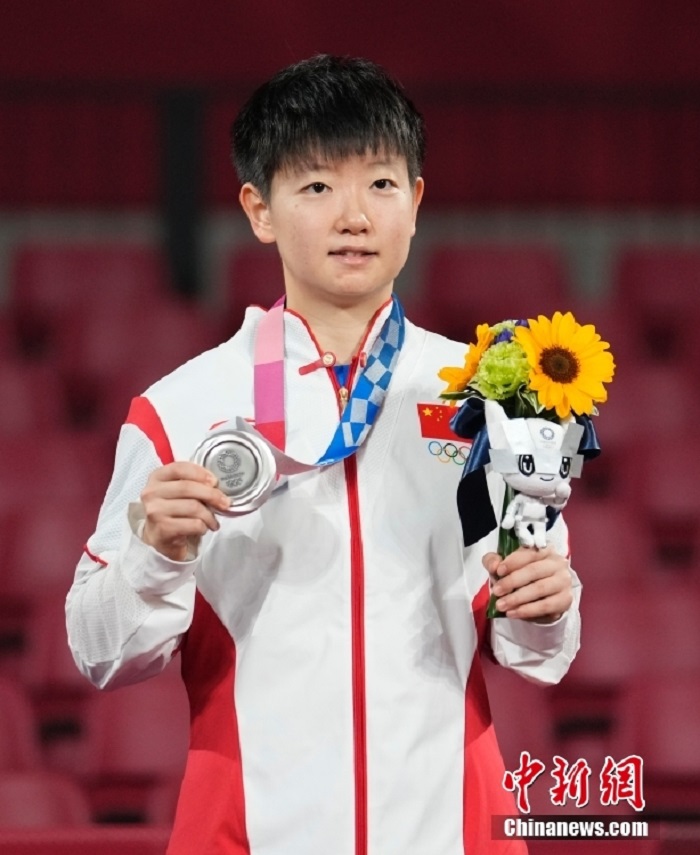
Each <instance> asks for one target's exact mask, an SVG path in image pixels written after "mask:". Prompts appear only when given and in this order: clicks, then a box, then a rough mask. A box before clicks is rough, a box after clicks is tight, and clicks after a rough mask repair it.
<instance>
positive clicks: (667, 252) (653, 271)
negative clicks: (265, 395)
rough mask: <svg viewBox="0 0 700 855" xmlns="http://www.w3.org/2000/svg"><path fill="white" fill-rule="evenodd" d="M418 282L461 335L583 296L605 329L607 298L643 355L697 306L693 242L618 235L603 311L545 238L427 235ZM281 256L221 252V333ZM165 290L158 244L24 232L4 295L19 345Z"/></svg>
mask: <svg viewBox="0 0 700 855" xmlns="http://www.w3.org/2000/svg"><path fill="white" fill-rule="evenodd" d="M417 281H418V284H417V286H416V287H415V288H414V289H413V291H412V293H410V294H408V295H406V302H407V304H408V305H409V307H410V313H412V314H415V317H416V319H417V320H418V319H419V320H421V321H424V322H425V324H426V325H427V326H429V327H431V328H435V329H437V330H438V331H442V332H445V333H446V334H449V335H451V336H452V337H454V338H456V339H457V340H460V341H461V340H469V339H470V338H471V335H472V333H473V330H474V328H475V326H476V325H477V324H478V323H484V322H488V323H496V322H498V321H500V320H502V319H504V318H507V317H533V316H537V315H538V314H551V313H552V312H553V311H555V310H557V309H559V310H566V309H567V308H575V307H577V306H580V307H581V319H582V320H586V315H587V314H588V311H589V309H590V308H592V309H593V314H594V315H598V316H599V318H600V326H601V328H602V329H603V330H604V331H605V327H606V324H607V320H608V313H607V307H608V306H611V305H612V306H614V307H615V308H617V309H619V310H620V311H619V312H617V313H616V314H617V316H618V317H624V319H625V324H626V327H625V328H622V327H620V326H619V325H618V323H617V321H615V320H614V319H612V318H611V319H610V322H611V324H612V325H613V326H615V329H614V330H612V331H611V332H610V333H609V334H610V335H611V336H612V333H613V332H614V333H615V334H618V333H620V334H621V333H625V335H624V338H625V340H626V341H625V347H626V346H627V345H628V344H629V343H630V342H629V341H628V340H630V339H632V338H634V337H635V336H636V335H637V334H639V336H640V338H639V341H637V342H634V344H635V347H637V349H638V350H639V352H640V353H642V354H643V355H644V354H646V355H653V356H655V357H656V358H666V357H668V356H672V355H674V354H677V353H687V352H689V351H688V349H689V348H692V347H693V342H694V340H695V338H697V336H695V335H692V332H693V331H694V329H695V327H696V325H697V321H698V318H699V317H700V297H698V288H697V286H698V283H699V282H700V249H697V248H695V247H688V246H683V245H677V246H668V245H662V246H629V247H625V246H622V247H621V248H620V249H619V252H618V257H617V260H616V263H615V264H614V266H613V271H612V274H611V280H610V282H609V283H607V288H604V289H603V291H604V295H605V300H604V301H603V306H602V311H601V312H600V313H598V311H597V310H596V309H595V307H589V306H587V305H586V304H585V303H584V302H583V301H582V300H581V299H580V298H579V295H577V293H576V290H575V288H574V287H573V285H572V282H571V276H570V273H569V271H568V269H567V263H566V259H565V257H564V254H563V252H562V251H561V250H560V249H559V248H557V247H555V246H553V245H552V244H544V243H536V242H534V243H520V244H516V243H510V244H508V243H493V242H491V243H482V244H479V243H468V242H459V241H453V242H451V243H437V244H434V245H431V246H427V247H426V248H425V249H424V252H423V255H422V261H421V263H420V267H419V269H418V276H417ZM283 290H284V286H283V275H282V266H281V263H280V260H279V257H278V254H277V251H276V249H275V247H274V246H262V245H259V244H244V245H241V246H238V247H234V248H233V249H231V250H229V251H228V252H226V253H225V257H224V262H223V265H222V275H221V277H220V281H218V282H216V283H215V288H214V291H215V294H214V298H215V303H216V305H217V307H218V309H219V314H218V316H217V321H219V322H220V327H221V329H222V330H223V332H224V334H225V335H229V334H230V333H231V332H232V331H233V330H235V329H237V328H238V326H239V325H240V322H241V321H242V317H243V312H244V310H245V307H246V306H248V305H250V304H252V303H253V304H258V305H262V306H269V305H271V304H272V303H273V302H274V301H275V300H276V299H277V298H278V297H279V296H281V294H282V293H283ZM168 296H170V289H169V273H168V269H167V265H166V263H165V260H164V256H163V253H162V251H161V250H160V248H159V247H157V246H153V245H150V244H148V245H146V244H138V243H126V242H124V243H116V242H111V243H102V244H100V243H86V244H83V245H80V244H65V243H53V244H51V243H43V244H42V243H35V244H31V243H27V244H25V245H21V246H18V247H17V248H16V249H15V250H14V253H13V258H12V264H11V267H10V290H9V300H8V305H9V308H10V311H11V316H12V319H13V320H14V323H15V326H16V331H17V333H18V335H19V337H20V340H21V341H22V343H23V345H24V347H25V349H27V350H29V351H37V350H38V351H41V349H42V348H46V347H47V346H50V344H51V339H52V337H53V336H54V334H55V331H56V330H59V329H60V328H61V327H62V326H63V325H64V324H65V323H66V322H69V323H72V322H73V320H74V319H75V318H76V317H78V316H79V315H81V314H82V315H83V316H85V317H87V318H90V317H91V316H93V315H95V314H96V313H97V315H101V317H97V315H96V316H95V322H96V323H98V324H101V323H102V321H103V320H104V319H105V318H108V317H109V316H110V314H111V315H112V316H114V317H118V316H119V314H120V313H121V312H123V311H124V308H125V307H128V306H139V307H141V309H142V310H143V312H144V314H145V315H146V316H147V317H148V316H150V317H153V315H154V314H155V312H156V311H157V309H158V306H159V305H160V304H161V303H162V301H163V299H164V298H167V297H168Z"/></svg>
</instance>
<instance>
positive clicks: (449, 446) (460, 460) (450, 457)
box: [428, 439, 470, 466]
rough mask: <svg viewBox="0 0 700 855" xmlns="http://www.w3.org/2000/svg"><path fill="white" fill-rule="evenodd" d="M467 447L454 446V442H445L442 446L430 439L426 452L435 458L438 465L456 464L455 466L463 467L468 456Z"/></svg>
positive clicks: (468, 448) (468, 447)
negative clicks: (438, 462)
mask: <svg viewBox="0 0 700 855" xmlns="http://www.w3.org/2000/svg"><path fill="white" fill-rule="evenodd" d="M469 450H470V446H469V445H455V444H454V442H446V443H445V444H444V445H443V444H442V443H441V442H438V441H437V440H436V439H432V440H431V441H430V442H429V443H428V451H429V452H430V453H431V454H432V455H433V457H437V459H438V460H439V461H440V463H449V462H450V461H451V462H452V463H456V464H457V466H464V464H465V463H466V462H467V457H468V456H469Z"/></svg>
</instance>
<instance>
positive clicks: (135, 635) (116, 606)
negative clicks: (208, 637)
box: [66, 423, 200, 688]
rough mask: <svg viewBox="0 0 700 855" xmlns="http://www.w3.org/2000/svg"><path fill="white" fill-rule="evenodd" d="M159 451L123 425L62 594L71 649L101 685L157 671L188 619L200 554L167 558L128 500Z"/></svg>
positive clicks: (142, 482)
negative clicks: (142, 532) (91, 529)
mask: <svg viewBox="0 0 700 855" xmlns="http://www.w3.org/2000/svg"><path fill="white" fill-rule="evenodd" d="M162 453H163V452H162V450H161V453H160V455H159V453H158V451H157V450H156V445H154V443H153V442H152V441H151V439H150V438H149V437H148V436H147V435H146V434H145V433H144V432H143V431H142V430H141V428H140V427H138V426H137V425H135V424H130V423H127V424H125V425H124V426H123V427H122V429H121V433H120V436H119V442H118V444H117V452H116V460H115V466H114V474H113V476H112V480H111V483H110V485H109V488H108V490H107V493H106V495H105V499H104V502H103V504H102V508H101V509H100V513H99V517H98V520H97V528H96V531H95V533H94V534H93V535H92V537H91V538H90V539H89V540H88V542H87V544H86V546H85V549H84V552H83V555H82V557H81V559H80V561H79V563H78V566H77V570H76V574H75V579H74V581H73V584H72V586H71V589H70V591H69V593H68V597H67V600H66V620H67V628H68V642H69V645H70V648H71V651H72V653H73V657H74V659H75V661H76V664H77V665H78V668H79V669H80V670H81V672H82V673H83V674H85V676H86V677H87V678H88V679H89V680H90V681H91V682H92V683H93V684H94V685H96V686H99V687H100V688H104V687H106V686H110V687H111V686H118V685H122V684H127V683H134V682H137V681H139V680H143V679H146V678H147V677H150V676H152V675H153V674H157V673H159V672H160V671H161V670H162V669H163V668H164V667H165V666H166V665H167V663H168V662H169V660H170V659H171V658H172V656H173V654H174V653H175V651H176V649H177V646H178V643H179V641H180V638H181V637H182V635H183V633H185V632H186V631H187V629H188V628H189V626H190V624H191V622H192V615H193V610H194V598H195V580H194V573H195V570H196V568H197V565H198V563H199V560H200V559H199V558H197V557H196V556H193V557H192V559H191V560H188V561H183V562H178V561H171V560H170V559H168V558H166V557H165V556H163V555H161V554H160V553H158V552H157V551H156V550H155V549H153V548H152V547H151V546H147V545H146V544H145V543H143V541H142V540H141V539H140V537H139V536H138V535H137V533H136V532H137V529H138V507H139V506H137V505H135V504H134V503H137V502H139V496H140V494H141V491H142V490H143V488H144V487H145V486H146V482H147V480H148V477H149V475H150V474H151V472H152V471H153V470H154V469H156V468H158V467H159V466H161V465H163V464H164V463H167V462H169V460H167V459H166V460H164V459H163V458H162ZM129 508H131V513H130V512H129ZM134 512H136V513H134Z"/></svg>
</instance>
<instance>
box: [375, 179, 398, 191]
mask: <svg viewBox="0 0 700 855" xmlns="http://www.w3.org/2000/svg"><path fill="white" fill-rule="evenodd" d="M374 186H375V187H376V188H377V190H386V189H388V188H389V187H393V186H394V185H393V183H392V182H391V181H390V180H389V179H388V178H378V179H377V180H376V181H375V182H374Z"/></svg>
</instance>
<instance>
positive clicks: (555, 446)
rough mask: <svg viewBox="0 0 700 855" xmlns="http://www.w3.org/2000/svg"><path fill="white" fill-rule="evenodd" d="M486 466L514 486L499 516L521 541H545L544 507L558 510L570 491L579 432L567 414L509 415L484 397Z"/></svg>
mask: <svg viewBox="0 0 700 855" xmlns="http://www.w3.org/2000/svg"><path fill="white" fill-rule="evenodd" d="M484 415H485V417H486V430H487V433H488V441H489V457H490V458H491V467H492V469H493V470H494V471H495V472H499V473H500V474H501V475H502V476H503V480H504V481H505V482H506V484H508V485H509V486H510V487H512V488H513V490H514V491H515V493H516V494H515V497H514V498H513V499H512V500H511V501H510V502H509V503H508V504H507V506H506V507H505V509H504V513H503V518H502V519H501V528H505V529H514V530H515V535H516V537H517V538H518V540H519V541H520V545H521V546H535V547H538V548H543V547H545V546H546V545H547V538H546V530H547V521H548V510H547V509H548V508H549V509H551V510H550V512H549V516H550V517H551V515H552V511H553V512H557V513H558V512H559V511H561V510H562V509H563V508H564V506H565V505H566V503H567V501H568V500H569V496H570V495H571V484H570V481H571V479H572V478H578V477H580V475H581V468H582V466H583V455H582V454H579V453H578V448H579V444H580V442H581V438H582V436H583V433H584V428H583V426H582V425H580V424H578V423H577V422H576V420H575V419H574V418H573V417H570V418H569V419H567V420H566V421H564V422H563V423H562V424H558V423H557V422H553V421H548V420H546V419H541V418H536V417H529V418H515V419H509V418H508V416H506V414H505V411H504V410H503V407H502V406H501V405H500V404H499V403H498V401H491V400H488V401H485V402H484Z"/></svg>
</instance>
